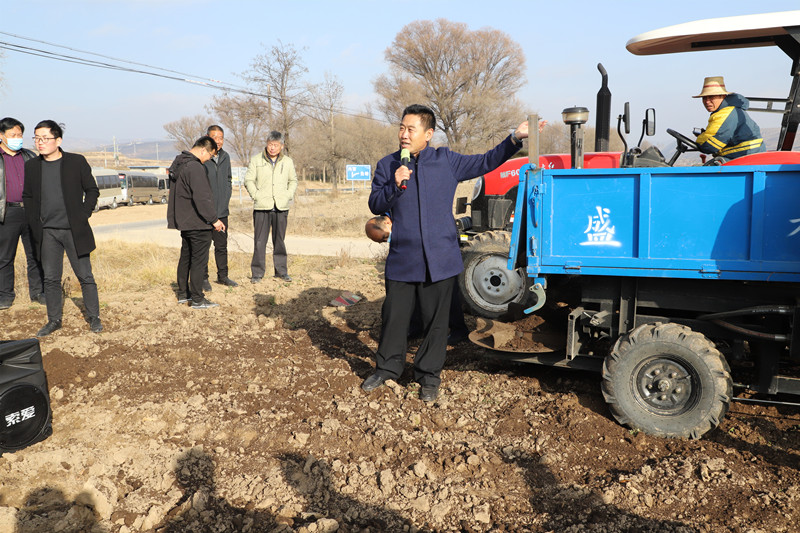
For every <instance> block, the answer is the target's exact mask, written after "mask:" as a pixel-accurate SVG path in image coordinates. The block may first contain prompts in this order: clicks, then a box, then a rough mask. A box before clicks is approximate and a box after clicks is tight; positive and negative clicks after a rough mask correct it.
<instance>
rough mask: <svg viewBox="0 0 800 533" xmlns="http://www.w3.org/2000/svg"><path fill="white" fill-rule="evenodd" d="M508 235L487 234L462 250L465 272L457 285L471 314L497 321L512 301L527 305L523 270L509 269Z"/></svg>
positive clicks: (499, 233)
mask: <svg viewBox="0 0 800 533" xmlns="http://www.w3.org/2000/svg"><path fill="white" fill-rule="evenodd" d="M510 244H511V234H510V233H509V232H507V231H487V232H485V233H481V234H479V235H476V236H475V237H474V238H473V239H472V240H471V241H469V242H468V243H467V244H466V245H465V246H464V247H462V248H461V257H462V258H463V260H464V271H463V272H461V274H459V275H458V285H459V289H461V296H462V298H463V299H464V303H465V304H466V306H467V308H468V310H469V312H470V314H472V315H475V316H481V317H485V318H498V317H500V316H502V315H503V314H505V313H506V312H507V311H508V304H509V303H511V302H515V303H519V304H521V305H526V304H527V303H528V301H529V300H530V299H531V292H530V291H529V288H530V280H529V278H528V277H527V276H526V275H525V269H523V268H518V269H516V270H509V269H508V249H509V246H510Z"/></svg>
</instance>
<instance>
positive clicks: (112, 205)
mask: <svg viewBox="0 0 800 533" xmlns="http://www.w3.org/2000/svg"><path fill="white" fill-rule="evenodd" d="M116 208H117V199H116V198H114V199H113V200H111V209H116Z"/></svg>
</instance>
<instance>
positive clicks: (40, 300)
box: [31, 292, 47, 305]
mask: <svg viewBox="0 0 800 533" xmlns="http://www.w3.org/2000/svg"><path fill="white" fill-rule="evenodd" d="M31 302H32V303H37V304H41V305H47V300H45V298H44V293H43V292H40V293H39V294H37V295H36V296H34V297H33V298H31Z"/></svg>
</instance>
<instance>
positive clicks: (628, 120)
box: [622, 102, 631, 134]
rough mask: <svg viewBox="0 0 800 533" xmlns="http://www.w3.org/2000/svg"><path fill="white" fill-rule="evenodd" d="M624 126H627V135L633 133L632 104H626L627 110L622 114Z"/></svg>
mask: <svg viewBox="0 0 800 533" xmlns="http://www.w3.org/2000/svg"><path fill="white" fill-rule="evenodd" d="M622 124H623V125H624V126H625V133H626V134H627V133H630V132H631V103H630V102H625V110H624V111H623V112H622Z"/></svg>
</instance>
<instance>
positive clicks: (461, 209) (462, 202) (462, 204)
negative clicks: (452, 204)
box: [456, 196, 467, 215]
mask: <svg viewBox="0 0 800 533" xmlns="http://www.w3.org/2000/svg"><path fill="white" fill-rule="evenodd" d="M466 212H467V197H466V196H461V197H460V198H456V214H457V215H463V214H464V213H466Z"/></svg>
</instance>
